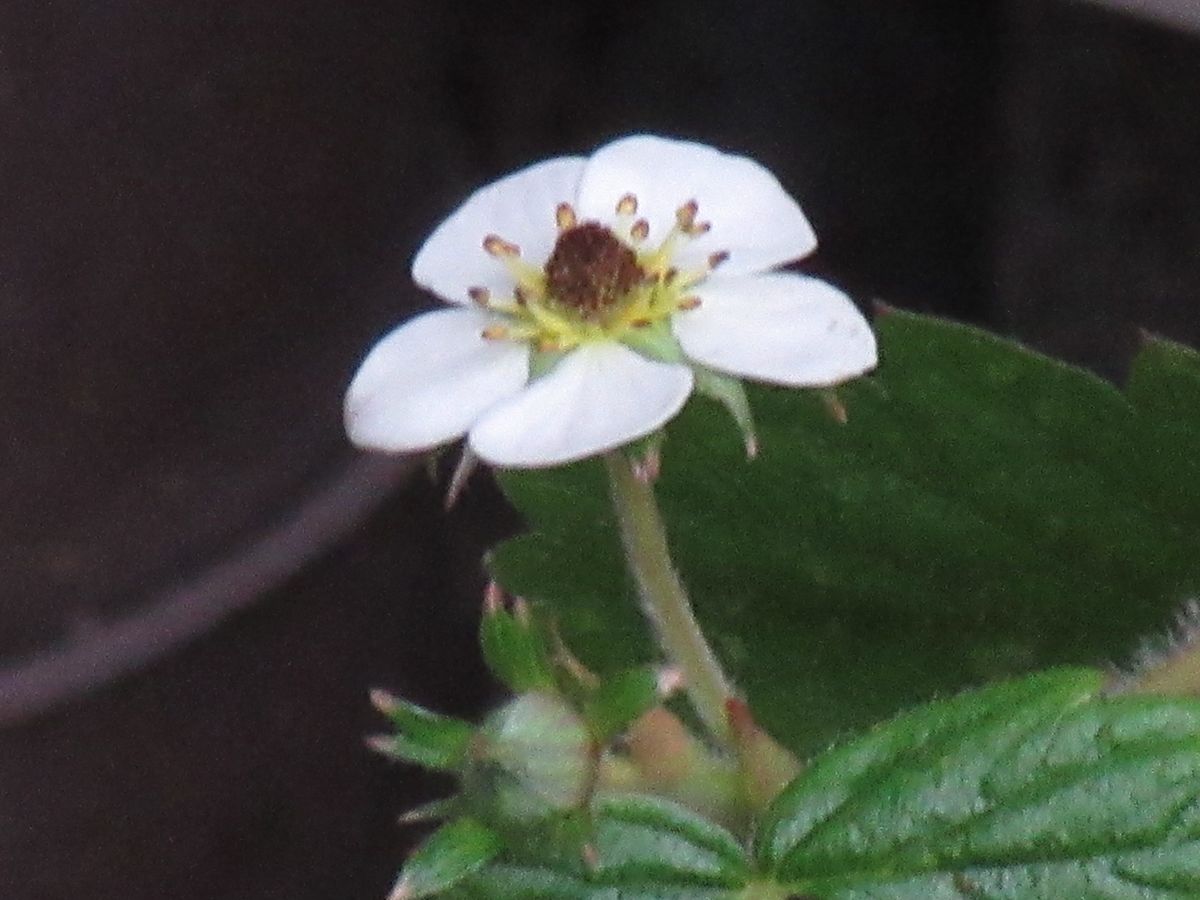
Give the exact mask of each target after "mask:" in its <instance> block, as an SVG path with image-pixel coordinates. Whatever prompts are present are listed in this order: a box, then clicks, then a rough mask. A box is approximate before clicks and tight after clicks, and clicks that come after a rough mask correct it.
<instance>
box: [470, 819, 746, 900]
mask: <svg viewBox="0 0 1200 900" xmlns="http://www.w3.org/2000/svg"><path fill="white" fill-rule="evenodd" d="M583 834H586V835H587V841H586V843H587V844H588V849H587V851H586V854H585V850H584V843H583V842H579V843H577V844H576V845H575V846H574V848H573V850H574V853H573V858H572V860H571V861H570V862H567V861H566V860H563V859H561V854H559V856H560V859H558V860H557V862H551V861H548V860H547V854H545V850H544V848H543V847H542V846H541V845H540V844H536V845H533V847H532V852H530V851H526V852H524V853H521V852H518V853H517V854H516V856H515V858H508V859H505V860H504V861H503V862H499V863H497V864H496V865H493V866H489V867H488V868H487V869H484V870H481V871H480V872H479V873H478V874H476V875H474V876H473V877H472V878H471V879H469V880H468V881H467V882H466V883H465V884H464V885H463V896H464V897H470V898H472V900H473V898H477V897H478V898H481V900H482V898H488V900H499V898H503V900H575V898H579V900H585V898H586V900H733V898H734V897H736V896H738V893H737V892H738V891H739V890H741V889H742V888H743V887H745V885H746V884H747V883H748V881H747V879H748V875H747V872H748V868H749V867H748V864H747V860H746V853H745V851H744V850H743V849H742V847H741V846H740V844H739V843H738V841H737V839H736V838H734V837H733V835H731V834H730V833H729V832H727V831H725V830H724V829H722V828H720V827H719V826H717V825H713V824H712V823H710V822H708V821H706V820H705V819H703V818H701V817H699V816H697V815H696V814H695V813H692V812H689V811H688V810H686V809H684V808H683V807H681V806H678V805H676V804H673V803H670V802H668V801H665V800H658V799H653V798H648V797H635V796H628V797H608V798H604V799H601V800H599V801H597V803H596V805H595V809H594V815H593V820H592V825H591V828H590V829H587V830H585V831H584V832H583ZM555 853H558V851H551V853H550V854H548V855H551V856H552V855H554V854H555ZM585 856H586V857H587V858H589V859H591V860H592V862H591V863H590V864H587V865H585V864H584V862H583V860H584V858H585ZM510 857H512V854H510Z"/></svg>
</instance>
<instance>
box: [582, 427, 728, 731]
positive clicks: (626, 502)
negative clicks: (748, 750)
mask: <svg viewBox="0 0 1200 900" xmlns="http://www.w3.org/2000/svg"><path fill="white" fill-rule="evenodd" d="M604 462H605V464H606V465H607V467H608V477H609V484H610V486H611V488H612V498H613V505H614V506H615V507H616V511H617V519H618V521H619V522H620V526H621V542H622V544H623V545H624V547H625V558H626V560H627V562H628V564H629V570H630V572H631V573H632V574H633V577H634V580H635V581H636V582H637V586H638V593H639V594H640V596H641V600H642V609H643V610H644V611H645V613H646V616H647V617H648V618H649V619H650V622H651V624H652V625H653V626H654V632H655V635H656V637H657V638H658V642H659V645H660V646H661V647H662V649H663V651H664V652H665V653H666V655H667V658H668V659H670V661H671V662H672V663H673V664H674V665H676V666H678V667H679V669H680V671H681V672H682V674H683V677H684V684H685V686H686V689H687V692H688V696H689V698H690V699H691V701H692V706H693V707H694V708H695V710H696V713H697V715H699V717H700V719H701V721H703V723H704V725H705V726H706V727H707V728H708V730H709V732H710V733H711V734H712V736H713V737H714V738H716V739H717V740H718V741H719V742H720V743H721V744H723V745H728V744H729V743H730V738H731V735H730V730H729V722H728V721H727V719H726V716H725V702H726V701H727V700H728V699H729V698H730V697H731V696H733V688H732V686H731V685H730V682H729V679H728V678H727V677H726V675H725V673H724V672H723V671H722V670H721V664H720V663H719V662H717V657H716V655H715V654H714V653H713V650H712V648H711V647H710V646H709V645H708V641H707V640H705V638H704V634H703V633H702V632H701V631H700V624H699V623H698V622H697V621H696V617H695V615H694V614H693V613H692V605H691V603H690V601H689V600H688V596H687V592H686V591H685V590H684V587H683V582H682V581H680V579H679V575H678V573H677V572H676V571H675V567H674V566H673V565H672V563H671V554H670V551H669V549H668V548H667V534H666V530H665V529H664V527H663V521H662V516H661V515H660V514H659V511H658V503H657V502H656V501H655V499H654V488H653V487H652V486H651V485H649V484H647V483H645V482H644V481H642V480H641V479H639V478H638V477H637V475H636V474H635V473H634V470H633V466H632V464H631V463H630V461H629V459H628V457H627V456H626V455H625V454H624V453H623V452H621V451H614V452H611V453H608V454H606V455H605V457H604Z"/></svg>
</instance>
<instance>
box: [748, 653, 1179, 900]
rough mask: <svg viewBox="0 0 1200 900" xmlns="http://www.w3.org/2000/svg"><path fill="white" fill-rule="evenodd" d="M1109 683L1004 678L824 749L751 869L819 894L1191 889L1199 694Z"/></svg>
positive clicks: (1078, 894) (794, 787)
mask: <svg viewBox="0 0 1200 900" xmlns="http://www.w3.org/2000/svg"><path fill="white" fill-rule="evenodd" d="M1103 681H1104V678H1103V676H1102V675H1101V674H1100V673H1098V672H1092V671H1088V670H1066V671H1056V672H1049V673H1045V674H1040V675H1035V676H1032V677H1029V678H1026V679H1023V680H1021V681H1016V682H1010V683H1005V684H1000V685H996V686H993V687H989V688H987V689H984V690H981V691H976V692H972V693H967V694H963V695H960V696H958V697H955V698H953V699H950V700H945V701H939V702H936V703H932V704H929V705H927V706H925V707H922V708H919V709H917V710H915V711H913V712H910V713H907V714H905V715H902V716H900V717H899V718H897V719H895V720H893V721H892V722H889V723H887V724H885V725H882V726H880V727H878V728H876V729H874V730H873V731H871V732H870V733H868V734H867V735H865V736H864V737H861V738H859V739H857V740H854V741H852V742H850V743H849V744H847V745H846V746H844V747H841V748H838V749H835V750H833V751H830V752H829V753H826V754H824V755H823V756H821V757H819V758H818V759H817V760H816V762H815V763H814V764H813V765H812V767H811V768H810V769H809V770H808V771H807V772H806V773H805V774H804V775H802V776H801V777H800V778H798V779H797V780H796V781H795V782H793V783H792V784H791V785H790V786H789V787H788V788H787V789H786V790H785V791H784V793H783V794H781V795H780V796H779V797H778V798H777V800H776V802H775V803H774V804H773V805H772V807H771V809H770V810H769V811H768V813H767V815H766V816H765V817H764V820H763V822H762V823H761V825H760V830H759V834H758V837H757V840H756V853H757V856H758V859H759V865H760V867H761V869H762V870H763V871H764V872H766V873H769V874H772V875H773V876H774V877H775V879H776V880H777V881H778V882H779V883H780V884H782V885H785V886H787V888H788V889H789V890H791V891H794V892H796V893H798V894H802V895H812V896H817V897H821V898H823V900H865V898H882V897H887V898H912V900H917V898H922V900H924V898H931V897H932V898H939V897H947V898H949V897H987V898H992V900H1004V898H1012V900H1018V898H1041V897H1047V898H1049V897H1064V898H1066V897H1070V898H1088V897H1098V898H1099V897H1103V898H1108V900H1120V898H1130V900H1133V898H1140V900H1151V898H1164V900H1165V898H1171V897H1182V896H1200V701H1196V700H1166V699H1160V698H1147V697H1115V698H1104V697H1101V696H1100V695H1099V694H1098V691H1099V690H1100V687H1101V685H1102V683H1103Z"/></svg>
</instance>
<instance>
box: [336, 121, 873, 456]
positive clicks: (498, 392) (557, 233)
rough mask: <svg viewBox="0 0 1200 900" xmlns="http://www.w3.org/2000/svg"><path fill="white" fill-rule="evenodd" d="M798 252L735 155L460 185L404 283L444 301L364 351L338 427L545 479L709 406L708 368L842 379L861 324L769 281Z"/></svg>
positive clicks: (783, 207) (769, 185)
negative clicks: (462, 446)
mask: <svg viewBox="0 0 1200 900" xmlns="http://www.w3.org/2000/svg"><path fill="white" fill-rule="evenodd" d="M815 246H816V238H815V236H814V235H813V231H812V228H811V227H810V226H809V224H808V220H807V219H805V217H804V214H803V213H802V212H801V211H800V207H799V206H797V205H796V202H795V201H794V200H793V199H792V198H791V197H790V196H789V195H788V194H787V192H786V191H784V189H783V188H782V187H781V186H780V184H779V182H778V181H777V180H776V179H775V177H774V176H773V175H772V174H771V173H770V172H769V171H767V170H766V169H765V168H763V167H762V166H760V165H759V164H758V163H756V162H754V161H752V160H750V159H746V158H745V157H740V156H730V155H727V154H724V153H721V152H719V151H717V150H714V149H712V148H710V147H705V146H703V145H700V144H695V143H690V142H686V141H675V140H667V139H664V138H660V137H652V136H646V135H638V136H632V137H627V138H623V139H621V140H618V141H614V142H613V143H611V144H607V145H606V146H604V147H601V148H600V149H599V150H597V151H596V152H595V153H594V154H592V156H590V157H588V158H586V159H585V158H582V157H563V158H561V159H552V160H547V161H546V162H542V163H537V164H536V165H533V166H530V167H529V168H526V169H522V170H521V171H519V172H516V173H514V174H512V175H509V176H507V177H506V178H502V179H500V180H499V181H497V182H495V183H493V184H490V185H488V186H486V187H484V188H481V189H480V190H478V191H476V192H475V193H474V194H472V195H471V196H470V197H469V198H468V199H467V202H466V203H464V204H463V205H462V206H461V207H459V208H458V209H457V210H455V212H454V213H452V214H451V216H450V217H449V218H448V219H446V221H444V222H442V224H441V225H439V226H438V228H437V229H436V230H435V231H434V232H433V234H432V235H431V236H430V237H429V239H428V240H427V241H426V242H425V245H424V246H423V247H422V248H421V250H420V251H419V252H418V253H417V257H416V260H415V261H414V263H413V278H414V280H415V281H416V282H417V283H418V284H419V285H421V286H422V287H424V288H428V289H429V290H431V291H433V292H434V293H435V294H437V295H438V296H439V297H441V298H442V299H443V300H445V301H446V302H448V303H449V304H451V306H450V307H449V308H448V309H442V310H438V311H435V312H431V313H426V314H424V315H421V316H418V317H416V318H415V319H413V320H411V321H409V322H407V323H405V324H404V325H401V326H400V327H399V328H397V329H395V330H394V331H392V332H391V333H390V334H388V335H387V336H385V337H384V338H383V339H382V340H381V341H380V342H379V343H378V344H377V345H376V346H375V347H374V349H372V350H371V352H370V354H369V355H368V356H367V358H366V360H365V361H364V362H363V364H362V367H361V368H360V369H359V370H358V373H357V374H356V375H355V377H354V380H353V382H352V383H351V385H350V389H349V391H348V392H347V395H346V409H345V412H346V429H347V432H348V433H349V435H350V439H351V440H352V441H353V442H354V443H355V444H358V445H360V446H362V447H367V448H372V449H377V450H385V451H390V452H409V451H418V450H426V449H430V448H432V447H436V446H438V445H439V444H444V443H447V442H449V441H452V440H454V439H456V438H459V437H461V436H463V435H466V436H467V439H468V442H469V445H470V448H471V449H472V450H473V451H474V452H475V453H476V454H477V455H478V456H480V457H481V458H483V459H484V460H486V461H487V462H490V463H492V464H493V465H498V466H520V467H533V466H550V465H556V464H558V463H563V462H569V461H571V460H575V459H580V458H583V457H586V456H591V455H593V454H597V453H601V452H603V451H606V450H609V449H612V448H615V447H619V446H622V445H624V444H628V443H629V442H631V441H634V440H636V439H638V438H640V437H643V436H645V435H648V434H650V433H652V432H654V431H655V430H657V429H658V428H659V427H661V426H662V425H663V424H664V423H666V422H667V421H668V420H669V419H671V418H672V417H673V416H674V415H675V414H676V413H677V412H679V410H680V408H681V407H682V406H683V404H684V402H685V401H686V400H687V398H688V396H689V394H690V393H691V392H692V389H693V387H694V386H696V384H697V383H698V382H699V383H700V385H701V386H702V387H703V386H705V385H707V386H709V389H710V392H714V391H712V389H711V387H712V385H713V384H724V385H725V388H726V389H725V394H726V395H728V394H729V390H728V384H729V383H730V382H731V379H727V378H725V379H722V376H720V375H719V374H716V373H726V374H728V375H734V376H744V377H747V378H751V379H756V380H759V381H766V382H771V383H774V384H781V385H790V386H797V387H813V386H829V385H833V384H837V383H839V382H842V381H845V380H846V379H848V378H852V377H854V376H856V375H860V374H862V373H863V372H865V371H867V370H869V369H871V368H873V367H874V365H875V360H876V356H875V338H874V335H873V334H872V332H871V329H870V327H869V326H868V325H867V323H866V321H865V320H864V319H863V317H862V315H861V314H860V313H859V312H858V310H857V309H856V308H855V306H854V304H853V303H852V302H851V301H850V300H849V299H848V298H847V297H846V296H845V295H844V294H842V293H841V292H840V291H838V290H837V289H836V288H834V287H832V286H830V285H828V284H826V283H824V282H821V281H818V280H816V279H813V278H808V277H805V276H802V275H796V274H793V273H787V272H778V271H774V270H775V269H776V267H778V266H781V265H784V264H785V263H788V262H791V261H793V260H795V259H798V258H800V257H802V256H805V255H807V254H808V253H810V252H811V251H812V250H813V249H814V248H815ZM732 383H733V385H734V387H733V390H734V391H737V390H738V389H739V386H738V385H737V384H736V382H732ZM714 393H721V391H720V390H717V391H715V392H714ZM725 399H726V400H727V402H728V396H726V397H725ZM731 405H736V404H731ZM743 424H744V423H743Z"/></svg>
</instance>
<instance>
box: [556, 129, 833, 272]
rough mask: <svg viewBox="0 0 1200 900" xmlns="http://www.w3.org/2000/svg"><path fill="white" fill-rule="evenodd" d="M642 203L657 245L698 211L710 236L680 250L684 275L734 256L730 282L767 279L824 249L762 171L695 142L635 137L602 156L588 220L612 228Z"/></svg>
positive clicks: (592, 176)
mask: <svg viewBox="0 0 1200 900" xmlns="http://www.w3.org/2000/svg"><path fill="white" fill-rule="evenodd" d="M627 193H631V194H633V195H634V196H636V197H637V201H638V211H637V215H638V217H640V218H645V219H646V221H647V222H648V223H649V225H650V240H649V243H650V244H651V245H655V244H657V243H658V242H659V241H661V240H662V239H663V238H664V237H665V236H666V234H667V232H669V231H670V229H671V227H672V226H673V225H674V224H675V210H676V209H678V208H679V207H680V206H682V205H683V204H685V203H687V202H688V201H689V200H695V201H696V203H698V204H699V207H700V213H699V215H698V216H697V221H702V222H711V223H712V230H711V231H709V232H708V234H706V235H703V236H701V237H698V238H695V239H693V240H688V241H684V242H682V243H681V244H680V248H681V249H680V252H679V254H678V255H677V256H676V257H675V262H676V265H677V266H678V267H679V268H681V269H688V268H692V267H696V266H701V265H703V264H704V261H705V260H706V259H707V258H708V256H709V254H711V253H714V252H717V251H720V250H724V251H728V252H729V254H730V257H729V259H728V260H727V261H726V262H725V263H724V264H723V265H722V267H721V273H722V274H723V275H726V276H728V275H741V274H746V273H750V272H765V271H766V270H767V269H770V268H773V267H775V266H779V265H782V264H784V263H787V262H791V261H792V260H795V259H799V258H800V257H802V256H807V255H808V254H809V253H811V252H812V251H813V249H814V248H815V247H816V246H817V239H816V236H815V235H814V234H813V230H812V226H811V225H809V224H808V219H806V218H805V217H804V213H803V212H801V210H800V207H799V206H798V205H797V204H796V201H795V200H793V199H792V198H791V196H790V195H789V194H788V193H787V191H785V190H784V189H783V187H782V186H781V185H780V184H779V181H778V180H777V179H776V178H775V176H774V175H772V174H771V173H770V172H769V171H767V169H765V168H763V166H761V165H759V164H758V163H756V162H754V160H752V159H747V158H746V157H744V156H732V155H729V154H726V153H722V152H720V151H719V150H715V149H713V148H712V147H706V146H705V145H703V144H695V143H691V142H690V141H673V140H667V139H666V138H660V137H653V136H651V135H635V136H633V137H627V138H622V139H621V140H619V141H614V142H613V143H611V144H608V145H606V146H604V147H601V148H600V149H599V150H597V151H596V152H595V153H594V154H593V155H592V156H591V157H590V158H589V159H588V163H587V167H586V168H585V169H584V170H583V177H582V179H581V181H580V183H579V195H578V198H577V208H578V211H579V213H580V214H581V215H582V216H583V217H585V218H594V219H599V220H600V221H603V222H610V221H612V219H613V211H614V208H615V205H616V203H617V200H619V199H620V198H621V197H622V196H623V195H624V194H627Z"/></svg>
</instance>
